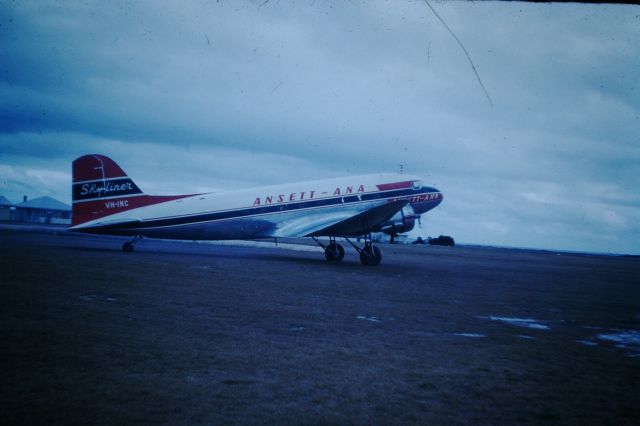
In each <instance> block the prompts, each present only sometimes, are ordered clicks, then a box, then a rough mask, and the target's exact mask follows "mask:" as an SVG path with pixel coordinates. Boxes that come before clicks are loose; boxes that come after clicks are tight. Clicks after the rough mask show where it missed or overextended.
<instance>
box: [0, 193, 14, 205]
mask: <svg viewBox="0 0 640 426" xmlns="http://www.w3.org/2000/svg"><path fill="white" fill-rule="evenodd" d="M12 205H13V203H12V202H11V201H9V200H7V199H6V198H5V197H3V196H2V195H0V206H12Z"/></svg>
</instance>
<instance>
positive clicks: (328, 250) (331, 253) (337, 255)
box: [313, 237, 344, 263]
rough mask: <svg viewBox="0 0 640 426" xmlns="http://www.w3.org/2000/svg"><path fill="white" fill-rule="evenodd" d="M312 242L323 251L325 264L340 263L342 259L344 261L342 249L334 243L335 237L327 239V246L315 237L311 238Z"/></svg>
mask: <svg viewBox="0 0 640 426" xmlns="http://www.w3.org/2000/svg"><path fill="white" fill-rule="evenodd" d="M313 240H314V241H315V242H316V243H318V245H319V246H320V247H322V248H323V249H324V258H325V259H327V262H334V263H338V262H342V259H344V247H342V246H341V245H340V244H338V243H336V237H329V245H326V246H325V245H324V244H322V243H321V242H320V241H318V239H317V238H316V237H313Z"/></svg>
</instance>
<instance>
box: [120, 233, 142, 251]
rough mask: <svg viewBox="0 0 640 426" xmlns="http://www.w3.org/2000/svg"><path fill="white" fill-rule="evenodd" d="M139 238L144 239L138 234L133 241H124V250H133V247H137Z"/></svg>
mask: <svg viewBox="0 0 640 426" xmlns="http://www.w3.org/2000/svg"><path fill="white" fill-rule="evenodd" d="M139 239H142V235H136V236H135V237H133V239H132V240H131V241H127V242H126V243H124V244H123V245H122V251H124V252H130V251H133V248H134V247H135V245H136V243H137V242H138V240H139Z"/></svg>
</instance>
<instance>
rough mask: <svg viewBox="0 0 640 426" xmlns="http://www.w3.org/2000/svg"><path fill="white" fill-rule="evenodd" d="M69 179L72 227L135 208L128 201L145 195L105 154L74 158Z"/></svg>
mask: <svg viewBox="0 0 640 426" xmlns="http://www.w3.org/2000/svg"><path fill="white" fill-rule="evenodd" d="M72 176H73V182H72V201H73V208H72V221H71V224H72V226H76V225H80V224H83V223H86V222H89V221H92V220H96V219H100V218H102V217H105V216H109V215H112V214H115V213H119V212H122V211H125V210H128V209H130V208H134V206H133V204H134V203H131V202H130V198H132V197H138V196H141V195H144V194H143V192H142V191H141V190H140V188H138V186H137V185H136V184H135V183H134V182H133V180H131V178H129V176H127V174H126V173H125V172H124V170H122V169H121V168H120V166H118V165H117V164H116V162H115V161H113V160H112V159H110V158H109V157H107V156H104V155H100V154H90V155H84V156H82V157H80V158H77V159H76V160H74V161H73V164H72Z"/></svg>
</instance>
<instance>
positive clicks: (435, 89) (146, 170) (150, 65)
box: [0, 1, 640, 252]
mask: <svg viewBox="0 0 640 426" xmlns="http://www.w3.org/2000/svg"><path fill="white" fill-rule="evenodd" d="M263 3H264V2H257V1H256V2H251V1H247V2H206V1H194V2H186V3H185V2H183V3H171V2H166V3H165V2H149V3H147V2H124V1H122V2H107V3H105V2H91V1H89V2H78V3H71V4H69V3H59V2H15V3H8V2H5V3H3V4H2V5H0V132H1V133H0V192H2V193H4V194H8V195H10V196H11V197H12V198H16V197H17V196H19V195H20V194H21V193H23V192H25V191H26V190H27V189H28V188H32V189H33V191H34V194H33V195H34V196H35V195H53V196H57V197H59V198H68V194H69V189H68V181H67V182H65V179H68V178H69V164H70V161H71V160H72V159H73V158H75V157H77V156H79V155H82V154H85V153H88V152H100V153H104V154H107V155H110V156H112V157H113V158H114V159H116V161H118V162H119V163H122V164H123V167H125V168H126V169H127V170H128V171H129V173H131V174H132V175H134V174H135V175H136V180H137V181H138V180H139V181H141V184H142V185H144V186H145V188H148V189H147V190H148V191H159V192H165V193H167V192H191V191H193V190H194V189H197V190H212V189H218V188H222V187H224V186H225V185H242V186H249V185H255V184H262V183H276V182H284V181H287V180H300V179H307V178H308V179H313V178H320V177H323V176H336V175H343V174H349V173H365V172H377V171H395V170H398V168H399V165H400V164H403V165H404V167H405V170H407V171H408V172H410V173H412V174H417V175H421V176H423V177H424V178H425V180H426V181H427V182H428V183H431V184H434V185H437V186H439V187H440V188H441V189H442V190H443V191H444V192H445V197H446V201H445V203H443V204H442V205H441V206H440V207H439V208H438V210H437V211H434V212H432V213H430V214H429V215H427V216H426V217H425V220H426V221H427V222H426V223H428V225H425V226H426V227H427V228H426V229H424V230H422V231H417V232H428V233H430V234H437V233H449V234H452V235H454V236H456V235H459V236H460V237H459V239H461V240H462V241H468V242H482V243H492V242H495V243H499V244H507V245H524V246H543V247H558V248H571V249H584V250H596V251H598V250H613V251H634V252H637V247H636V245H637V240H638V236H639V233H640V231H639V229H640V226H639V224H638V219H636V218H637V217H640V215H639V214H638V213H639V211H638V210H639V209H638V207H639V206H640V200H639V199H638V197H637V196H636V195H635V194H637V186H638V183H640V182H639V177H638V176H640V173H639V172H640V170H638V168H639V166H638V164H639V161H638V159H639V158H640V145H639V144H638V139H637V135H638V134H640V96H638V87H639V85H638V83H639V79H640V74H638V73H637V69H638V68H639V65H640V57H639V53H638V49H637V46H638V45H639V44H640V29H639V28H640V27H638V25H637V19H636V18H634V14H633V13H629V10H630V7H629V6H611V5H604V6H603V5H597V6H591V5H576V4H569V5H558V4H546V5H535V4H520V3H510V2H500V3H493V2H443V3H438V2H435V3H433V6H434V7H435V8H436V9H437V10H438V13H439V14H440V16H441V17H442V18H443V19H444V20H445V21H446V22H447V23H448V25H449V26H450V27H451V29H452V30H453V31H455V32H456V34H457V36H458V37H459V39H460V40H461V41H462V42H463V43H464V44H465V46H466V48H467V50H468V52H469V54H470V56H471V57H472V59H473V61H474V64H475V66H476V68H477V70H478V72H479V74H480V76H481V77H482V81H483V83H484V85H485V87H486V89H487V91H488V93H489V94H490V96H491V98H492V99H493V103H494V107H493V108H492V107H490V106H489V105H488V103H487V100H486V98H485V97H484V94H483V92H482V89H481V88H480V87H479V85H478V81H477V80H476V78H475V76H474V74H473V71H472V70H471V68H470V67H469V63H468V62H467V59H466V57H465V55H464V53H463V52H462V51H461V49H460V48H459V46H458V45H457V44H456V42H455V40H453V38H452V37H451V35H450V34H449V33H448V32H447V31H446V29H444V28H443V26H442V24H441V23H440V22H439V21H438V20H437V19H436V18H435V16H433V14H432V13H431V12H430V11H429V9H428V8H427V7H426V5H425V4H424V3H423V2H412V1H406V2H332V1H330V2H310V3H308V4H307V3H298V2H293V1H280V2H269V3H267V4H264V5H263ZM631 7H633V6H631ZM27 171H29V172H27ZM163 180H166V182H165V183H164V184H163V183H162V181H163ZM61 186H65V188H61ZM38 191H40V192H39V193H38ZM45 192H46V194H45ZM63 201H67V202H68V199H63Z"/></svg>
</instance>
